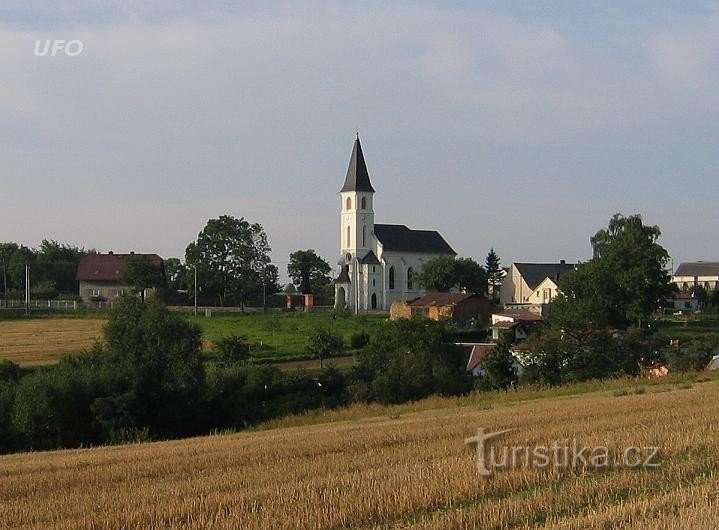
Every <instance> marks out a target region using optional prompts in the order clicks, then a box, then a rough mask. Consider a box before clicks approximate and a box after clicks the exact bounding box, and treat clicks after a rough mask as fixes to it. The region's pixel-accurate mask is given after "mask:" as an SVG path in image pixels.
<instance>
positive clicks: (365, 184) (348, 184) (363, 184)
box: [340, 135, 374, 193]
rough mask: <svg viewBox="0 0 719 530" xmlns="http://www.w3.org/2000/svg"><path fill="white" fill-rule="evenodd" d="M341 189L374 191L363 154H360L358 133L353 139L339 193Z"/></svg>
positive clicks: (360, 147)
mask: <svg viewBox="0 0 719 530" xmlns="http://www.w3.org/2000/svg"><path fill="white" fill-rule="evenodd" d="M343 191H371V192H373V193H374V188H373V187H372V183H371V182H370V180H369V172H368V171H367V164H365V161H364V155H363V154H362V145H361V144H360V141H359V135H358V136H357V138H356V139H355V144H354V147H353V148H352V156H351V157H350V165H349V167H348V168H347V175H346V176H345V183H344V186H342V189H341V190H340V193H341V192H343Z"/></svg>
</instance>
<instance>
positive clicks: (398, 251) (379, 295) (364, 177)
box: [334, 136, 456, 313]
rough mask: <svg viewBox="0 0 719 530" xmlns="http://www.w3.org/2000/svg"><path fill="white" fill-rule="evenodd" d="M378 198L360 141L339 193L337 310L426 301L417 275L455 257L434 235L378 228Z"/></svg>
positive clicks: (390, 226)
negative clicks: (438, 261)
mask: <svg viewBox="0 0 719 530" xmlns="http://www.w3.org/2000/svg"><path fill="white" fill-rule="evenodd" d="M374 194H375V190H374V188H373V187H372V183H371V182H370V177H369V172H368V171H367V165H366V163H365V159H364V154H363V153H362V146H361V144H360V140H359V136H357V138H356V139H355V143H354V147H353V149H352V156H351V157H350V163H349V167H348V168H347V174H346V176H345V181H344V185H343V186H342V189H341V190H340V208H341V210H340V259H339V261H338V270H339V272H338V275H337V278H336V279H335V281H334V286H335V308H336V309H340V308H345V307H346V308H347V309H349V310H350V311H351V312H353V313H359V312H363V311H372V310H384V311H386V310H388V309H389V308H390V306H391V305H392V303H393V302H395V301H397V300H412V299H415V298H418V297H420V296H423V295H424V294H426V291H425V290H424V289H422V288H421V287H420V286H419V285H418V284H417V281H416V279H415V275H416V273H417V272H418V271H419V270H420V269H421V268H422V266H423V265H424V264H425V263H426V262H427V261H429V260H430V259H432V258H435V257H437V256H455V255H456V252H455V251H454V250H453V249H452V247H451V246H449V244H448V243H447V241H445V240H444V238H443V237H442V236H441V235H440V234H439V232H436V231H434V230H414V229H411V228H408V227H407V226H405V225H395V224H378V223H375V222H374Z"/></svg>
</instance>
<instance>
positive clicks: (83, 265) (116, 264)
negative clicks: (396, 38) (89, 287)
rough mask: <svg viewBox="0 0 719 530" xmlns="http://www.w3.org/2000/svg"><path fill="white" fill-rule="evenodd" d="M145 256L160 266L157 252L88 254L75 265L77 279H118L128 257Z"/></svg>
mask: <svg viewBox="0 0 719 530" xmlns="http://www.w3.org/2000/svg"><path fill="white" fill-rule="evenodd" d="M130 257H132V258H146V259H149V260H150V261H151V262H152V263H153V264H155V265H157V266H158V267H162V258H161V257H160V256H158V255H157V254H90V255H89V256H85V257H84V258H82V259H81V260H80V263H79V264H78V265H77V274H75V279H76V280H77V281H93V280H99V281H118V280H120V279H121V278H122V276H123V274H125V270H126V269H127V260H128V258H130Z"/></svg>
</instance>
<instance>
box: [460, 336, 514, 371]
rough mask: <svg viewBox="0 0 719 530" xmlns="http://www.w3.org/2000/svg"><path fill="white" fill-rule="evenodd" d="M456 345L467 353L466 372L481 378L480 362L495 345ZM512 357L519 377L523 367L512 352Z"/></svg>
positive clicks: (471, 343) (468, 343) (470, 343)
mask: <svg viewBox="0 0 719 530" xmlns="http://www.w3.org/2000/svg"><path fill="white" fill-rule="evenodd" d="M457 345H458V346H461V347H462V348H464V350H465V351H466V352H467V355H468V358H467V371H468V372H471V373H472V375H473V376H475V377H482V376H483V375H484V374H485V370H484V367H483V366H482V362H483V361H484V359H485V358H486V357H487V355H489V352H490V351H491V350H492V348H494V347H495V346H496V344H494V343H491V342H490V343H487V342H460V343H458V344H457ZM512 355H513V357H514V362H513V365H514V368H515V369H516V370H517V375H518V376H520V375H522V372H524V366H523V365H522V364H521V363H520V362H519V360H518V359H517V357H516V356H515V355H514V352H512Z"/></svg>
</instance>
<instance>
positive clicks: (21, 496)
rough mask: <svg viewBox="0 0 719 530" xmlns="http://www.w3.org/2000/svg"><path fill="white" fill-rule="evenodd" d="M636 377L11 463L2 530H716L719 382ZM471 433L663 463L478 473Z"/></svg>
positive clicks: (5, 475) (0, 496)
mask: <svg viewBox="0 0 719 530" xmlns="http://www.w3.org/2000/svg"><path fill="white" fill-rule="evenodd" d="M637 384H638V383H637V382H636V381H629V380H623V381H610V382H607V383H601V384H599V383H591V384H584V385H578V386H577V387H562V388H559V389H549V390H546V391H519V392H510V393H505V394H495V395H490V394H479V395H474V396H470V397H466V398H461V399H442V398H431V399H429V400H427V401H424V402H418V403H414V404H409V405H404V406H398V407H392V408H389V409H383V408H381V407H375V406H373V407H362V406H356V407H353V408H351V409H347V410H344V411H337V412H329V413H327V415H326V418H325V419H326V420H328V421H330V420H331V422H330V423H320V424H317V425H299V426H296V427H287V428H277V429H272V430H266V431H259V432H247V433H241V434H236V435H224V436H213V437H205V438H195V439H189V440H182V441H173V442H161V443H150V444H140V445H133V446H124V447H111V448H99V449H86V450H72V451H58V452H47V453H33V454H18V455H10V456H4V457H0V473H2V487H1V488H0V528H15V527H22V528H38V529H40V528H50V527H52V528H58V529H76V528H128V529H129V528H137V529H140V528H180V527H182V528H244V529H271V528H303V529H305V528H306V529H319V528H323V529H324V528H327V529H330V528H366V529H374V528H377V529H379V528H391V529H394V528H396V529H399V528H410V527H411V528H427V529H429V528H447V529H449V528H529V527H541V528H597V529H600V528H601V529H606V528H639V529H650V528H651V529H654V528H714V527H715V525H716V520H717V519H718V518H719V486H718V483H717V474H718V473H719V436H717V435H719V422H717V410H716V403H717V401H718V400H719V382H718V381H716V380H709V381H705V382H701V383H699V382H694V383H686V382H685V383H681V381H680V380H679V379H667V380H664V381H662V382H656V381H654V382H649V383H642V384H643V385H644V386H641V387H637ZM596 388H604V389H603V390H600V391H594V392H590V391H592V390H595V389H596ZM582 392H589V393H582ZM343 418H352V420H353V421H344V420H343ZM309 419H310V420H311V421H319V420H321V418H317V417H316V416H313V417H312V418H309ZM301 420H302V418H295V421H301ZM478 427H486V428H487V429H490V430H492V431H496V430H500V429H510V428H512V429H516V430H515V431H513V432H511V433H508V434H506V435H504V436H503V437H502V438H501V439H500V441H495V442H493V445H497V446H500V445H504V446H510V445H523V444H534V445H537V444H545V445H549V444H551V443H552V442H556V441H560V442H561V443H566V441H567V439H570V438H577V439H578V440H579V441H580V442H581V444H583V445H588V446H606V447H609V448H611V449H614V450H616V451H621V449H622V448H625V447H627V446H639V447H644V446H658V447H660V448H661V450H660V456H659V457H658V459H657V460H656V462H658V463H659V464H660V466H659V467H657V468H640V469H628V468H626V467H611V468H608V469H604V470H592V469H588V468H584V467H581V466H573V467H567V468H562V467H559V468H549V469H547V468H543V469H540V468H533V467H525V466H519V467H517V468H515V469H504V470H495V472H494V473H493V474H491V475H490V476H480V475H479V474H478V471H477V468H476V453H475V450H474V449H473V448H471V447H468V446H466V444H465V442H464V439H465V438H466V437H468V436H472V435H473V434H474V433H476V430H477V428H478Z"/></svg>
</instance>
